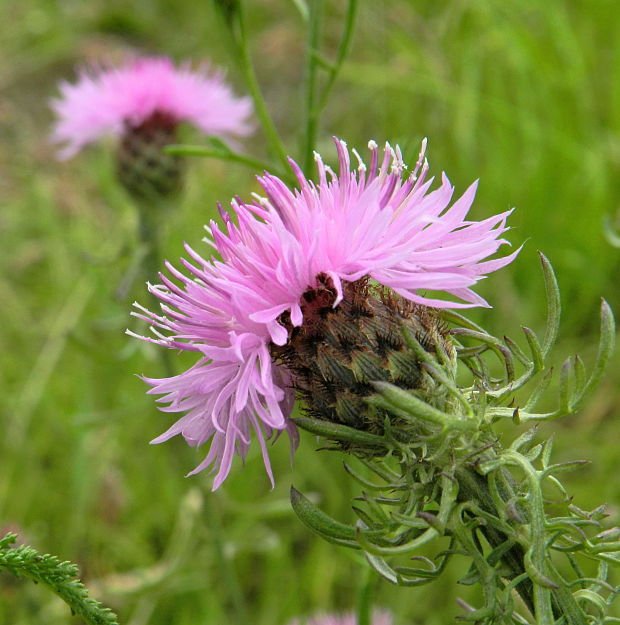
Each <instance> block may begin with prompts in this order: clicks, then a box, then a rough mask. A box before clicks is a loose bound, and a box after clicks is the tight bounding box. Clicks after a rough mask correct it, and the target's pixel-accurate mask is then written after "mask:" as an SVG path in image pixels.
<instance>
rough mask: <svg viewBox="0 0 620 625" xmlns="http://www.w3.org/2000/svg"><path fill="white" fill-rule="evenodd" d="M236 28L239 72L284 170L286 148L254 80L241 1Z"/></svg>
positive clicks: (256, 80) (270, 144)
mask: <svg viewBox="0 0 620 625" xmlns="http://www.w3.org/2000/svg"><path fill="white" fill-rule="evenodd" d="M238 26H239V30H238V33H237V35H236V48H237V53H238V54H239V62H240V64H241V70H242V71H243V75H244V78H245V81H246V84H247V87H248V90H249V92H250V95H251V96H252V100H253V101H254V108H255V110H256V115H257V117H258V119H259V121H260V124H261V127H262V130H263V132H264V134H265V138H266V139H267V141H268V143H269V146H270V147H271V149H272V150H273V152H274V153H275V154H276V156H277V157H278V158H279V160H280V161H281V163H282V165H283V166H284V169H285V170H286V169H288V166H289V165H288V156H287V154H286V148H285V147H284V143H283V142H282V139H281V138H280V135H279V133H278V130H277V129H276V127H275V124H274V123H273V120H272V119H271V115H270V114H269V111H268V110H267V105H266V103H265V99H264V98H263V94H262V92H261V90H260V86H259V84H258V79H257V78H256V72H255V71H254V65H253V63H252V56H251V54H250V46H249V41H248V36H247V27H246V19H245V5H244V3H243V2H242V1H241V0H240V1H239V11H238Z"/></svg>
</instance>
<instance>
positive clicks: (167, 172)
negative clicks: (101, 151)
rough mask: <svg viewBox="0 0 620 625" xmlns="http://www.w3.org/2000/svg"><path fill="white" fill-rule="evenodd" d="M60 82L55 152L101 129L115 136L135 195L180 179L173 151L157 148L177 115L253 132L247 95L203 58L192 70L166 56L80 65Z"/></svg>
mask: <svg viewBox="0 0 620 625" xmlns="http://www.w3.org/2000/svg"><path fill="white" fill-rule="evenodd" d="M59 89H60V97H59V98H56V99H54V100H53V101H52V108H53V110H54V112H55V113H56V116H57V120H56V123H55V126H54V129H53V132H52V140H53V141H54V142H56V143H58V144H61V145H62V146H63V147H62V148H61V150H60V151H59V156H60V158H69V157H71V156H73V155H74V154H76V153H77V152H78V151H79V150H80V149H81V148H82V147H84V146H85V145H86V144H88V143H91V142H93V141H95V140H97V139H100V138H101V137H103V136H106V135H113V136H119V137H120V138H121V144H120V149H119V152H118V155H117V166H118V172H119V176H120V178H121V182H122V183H123V184H124V185H125V186H126V187H128V189H129V190H130V192H131V191H133V190H134V187H135V188H136V189H137V191H136V193H137V194H138V195H144V194H145V193H144V187H146V186H148V185H149V184H153V185H155V186H156V187H157V186H159V187H162V188H163V191H164V194H165V193H166V192H168V187H170V188H171V189H174V187H175V185H176V184H177V183H178V178H179V175H180V174H179V171H178V170H179V161H178V158H177V157H173V156H170V155H165V154H162V152H161V148H162V147H164V146H165V145H168V144H170V143H173V142H174V139H175V132H176V128H177V126H178V124H179V123H180V122H189V123H191V124H193V125H194V126H196V127H197V128H198V129H200V130H201V131H202V132H203V133H205V134H206V135H211V136H217V137H227V136H245V135H247V134H249V133H250V131H251V125H250V124H249V123H248V118H249V116H250V114H251V111H252V106H251V102H250V99H249V98H238V97H235V96H234V94H233V92H232V90H231V88H230V86H229V85H228V84H227V83H226V82H225V81H224V78H223V75H222V74H221V73H220V72H218V71H214V70H211V69H210V68H209V67H208V66H207V65H202V66H200V67H199V68H197V69H195V70H192V69H191V68H190V67H189V65H187V64H184V65H181V66H180V67H178V68H177V67H175V66H174V64H173V63H172V61H171V60H170V59H168V58H165V57H153V58H149V57H147V58H141V59H137V60H134V61H133V62H131V63H129V64H128V65H126V66H124V67H119V68H115V69H108V70H100V71H92V70H82V71H81V73H80V76H79V79H78V81H77V82H76V83H75V84H71V83H68V82H62V83H61V84H60V86H59ZM168 179H169V180H170V182H168ZM145 180H146V182H145ZM155 192H158V193H160V194H161V192H162V189H161V188H160V189H158V188H156V189H155Z"/></svg>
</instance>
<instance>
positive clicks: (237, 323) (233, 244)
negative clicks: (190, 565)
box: [133, 140, 518, 489]
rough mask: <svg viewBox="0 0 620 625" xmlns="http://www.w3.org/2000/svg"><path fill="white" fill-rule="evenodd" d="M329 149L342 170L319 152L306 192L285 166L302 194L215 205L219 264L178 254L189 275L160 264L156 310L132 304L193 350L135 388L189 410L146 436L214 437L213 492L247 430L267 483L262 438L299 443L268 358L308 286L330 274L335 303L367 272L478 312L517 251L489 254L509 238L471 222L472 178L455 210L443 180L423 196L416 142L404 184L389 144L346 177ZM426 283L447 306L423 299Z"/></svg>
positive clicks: (341, 147) (343, 164)
mask: <svg viewBox="0 0 620 625" xmlns="http://www.w3.org/2000/svg"><path fill="white" fill-rule="evenodd" d="M336 147H337V150H338V159H339V173H338V174H335V173H334V172H333V171H332V170H331V169H330V168H329V167H328V166H327V165H325V164H324V163H323V161H322V160H321V157H320V156H319V155H318V154H317V155H316V161H317V165H318V183H316V184H315V183H313V182H311V181H309V180H307V179H306V178H305V177H304V175H303V173H302V172H301V170H300V169H299V167H298V166H297V164H296V163H295V162H293V161H291V166H292V168H293V170H294V172H295V175H296V176H297V180H298V183H299V189H295V190H290V189H289V188H288V187H287V186H286V185H285V183H284V182H283V181H282V180H280V179H279V178H277V177H275V176H272V175H270V174H265V175H264V176H262V177H260V178H259V182H260V184H261V186H262V187H263V189H264V191H265V194H266V197H259V196H256V201H255V202H252V203H244V202H242V201H240V200H238V199H236V200H234V201H233V202H232V209H233V217H231V216H230V215H228V214H227V213H225V212H224V211H223V210H221V211H220V213H221V218H222V220H223V222H224V226H223V227H220V226H219V225H217V224H216V223H215V222H211V224H210V226H209V227H208V228H207V232H208V237H207V238H206V239H205V240H206V242H207V243H208V244H210V245H211V246H212V247H213V248H214V249H215V251H216V252H217V254H218V255H219V259H217V260H216V259H204V258H203V257H201V256H200V255H199V254H197V253H196V252H195V251H194V250H193V249H192V248H190V247H189V246H186V250H187V253H188V256H189V260H187V259H181V264H182V266H183V268H184V270H185V272H181V271H179V270H178V269H176V268H174V267H173V266H172V265H171V264H170V263H166V267H167V269H168V272H169V276H170V277H167V276H165V275H163V274H160V279H161V284H159V285H149V290H150V292H151V293H153V294H154V295H155V296H156V297H157V298H159V300H160V301H161V309H162V312H163V315H156V314H154V313H152V312H150V311H148V310H146V309H144V308H142V307H141V306H139V305H137V306H138V308H139V312H135V313H133V314H134V315H135V316H137V317H139V318H141V319H144V320H146V321H147V322H149V323H150V324H151V326H152V329H153V330H154V332H155V337H154V338H152V337H151V338H146V337H141V338H144V339H145V340H147V341H150V342H153V343H158V344H160V345H164V346H166V347H169V348H172V349H183V350H191V351H195V352H197V354H198V356H199V359H198V362H197V363H196V364H195V365H194V366H193V367H192V368H190V369H189V370H187V371H185V372H184V373H181V374H180V375H178V376H175V377H171V378H164V379H148V378H145V380H146V382H148V383H149V384H150V385H151V386H152V388H151V389H150V390H149V391H148V392H149V393H151V394H156V395H163V397H161V398H160V399H159V400H158V401H160V402H162V403H164V404H167V406H165V407H163V408H162V410H164V411H167V412H185V413H186V414H185V415H184V416H183V417H181V418H180V419H179V420H178V421H177V422H176V423H175V424H174V425H173V426H172V427H171V428H170V429H169V430H168V431H167V432H165V433H164V434H163V435H162V436H160V437H158V438H156V439H155V440H154V441H153V442H157V443H158V442H162V441H165V440H167V439H169V438H170V437H172V436H175V435H176V434H182V435H183V436H184V438H185V439H186V440H187V442H188V443H189V444H190V445H201V444H202V443H205V442H207V441H208V440H211V447H210V450H209V452H208V454H207V456H206V458H205V459H204V460H203V462H201V463H200V464H199V465H198V467H196V469H194V471H192V473H196V472H198V471H201V470H202V469H204V468H206V467H207V466H210V465H213V466H214V470H217V475H216V477H215V481H214V489H215V488H217V487H218V486H219V485H220V484H221V483H222V481H223V480H224V479H225V478H226V476H227V475H228V473H229V471H230V467H231V462H232V458H233V454H234V453H235V452H236V453H237V454H238V455H240V456H242V457H244V456H245V455H246V453H247V450H248V446H249V444H250V438H251V436H252V433H254V435H255V436H256V438H257V439H258V441H259V444H260V446H261V449H262V452H263V458H264V461H265V466H266V468H267V472H268V474H269V477H270V479H271V481H272V483H273V476H272V473H271V469H270V466H269V458H268V454H267V448H266V442H265V441H266V439H269V438H271V437H272V436H274V435H277V433H279V432H280V431H282V430H287V432H288V433H289V435H290V437H291V441H292V445H293V447H295V445H296V444H297V434H296V431H295V427H294V425H293V423H292V421H291V420H289V416H290V414H291V411H292V408H293V400H294V396H293V391H292V390H291V380H290V377H291V376H290V373H289V372H288V371H287V370H286V368H285V366H284V365H282V364H280V363H278V362H275V361H274V360H273V359H272V351H271V350H272V349H273V348H274V347H275V346H282V345H285V344H286V343H287V340H288V338H289V331H290V328H294V327H296V326H301V325H302V324H303V323H304V312H303V310H302V298H303V296H304V294H305V293H306V292H307V291H308V290H309V289H314V288H317V287H318V286H319V283H320V282H321V281H324V280H325V279H328V280H329V281H330V284H331V285H332V286H333V289H334V291H335V293H336V298H335V301H334V303H333V307H334V308H336V307H337V306H338V304H339V302H340V301H341V300H342V297H343V284H344V283H350V282H355V281H357V280H360V279H362V278H364V277H367V276H369V277H370V278H371V279H372V280H374V281H375V282H377V283H379V284H381V285H383V286H385V287H389V288H391V289H393V290H394V291H395V292H396V293H398V294H400V295H401V296H402V297H404V298H406V299H408V300H411V301H413V302H416V303H419V304H423V305H428V306H434V307H466V306H487V305H488V304H487V303H486V301H485V300H484V299H482V298H481V297H480V296H479V295H477V294H476V293H474V292H473V291H472V290H471V287H472V286H473V285H474V284H475V283H476V282H477V281H478V280H479V279H481V278H483V277H484V276H485V274H487V273H490V272H492V271H495V270H496V269H499V268H500V267H503V266H504V265H506V264H508V263H509V262H511V261H512V260H513V258H514V257H515V255H516V254H517V253H518V250H517V252H514V253H513V254H511V255H509V256H504V257H502V258H499V259H495V260H485V259H486V258H488V257H489V256H491V255H493V254H494V253H495V252H496V251H497V250H498V248H499V247H500V246H501V245H502V244H504V243H506V241H505V240H504V239H502V238H501V235H502V234H503V233H504V232H505V231H506V230H507V227H506V225H505V222H506V218H507V217H508V215H509V214H510V211H507V212H505V213H501V214H499V215H496V216H494V217H490V218H488V219H486V220H483V221H470V220H467V219H466V216H467V212H468V210H469V208H470V206H471V203H472V201H473V199H474V194H475V190H476V184H475V183H474V184H473V185H471V186H470V187H469V188H468V189H467V191H466V192H465V193H464V194H463V195H462V196H461V197H460V198H459V199H457V200H456V201H455V202H454V203H452V205H450V202H451V199H452V194H453V191H454V189H453V187H452V186H451V185H450V183H449V181H448V179H447V178H446V177H445V176H443V177H442V182H441V184H440V185H439V187H438V188H437V189H435V190H434V191H430V187H431V185H432V182H433V181H432V179H430V180H427V179H426V175H427V171H428V165H427V163H426V161H425V159H424V146H423V149H422V152H421V154H420V158H419V160H418V163H417V164H416V166H415V168H414V170H413V172H412V173H411V174H410V175H409V176H408V177H403V172H404V170H405V169H406V167H405V165H404V163H403V161H402V157H401V154H400V150H399V149H398V148H396V149H393V148H392V147H390V146H389V145H386V146H385V149H384V151H383V156H382V157H381V155H380V153H379V150H378V148H377V145H376V144H375V143H374V142H372V141H371V142H370V143H369V149H370V154H371V156H370V165H369V167H368V168H367V167H366V165H365V164H364V163H363V161H362V159H361V158H360V157H359V155H358V154H357V152H356V151H355V150H353V151H352V152H353V154H354V155H355V157H356V159H357V161H358V166H357V168H356V170H354V171H351V167H350V160H349V152H348V151H347V148H346V144H345V143H344V142H343V141H339V140H336ZM428 289H431V290H439V291H444V292H446V293H448V294H449V295H450V296H452V299H450V300H444V299H438V298H436V297H429V296H427V295H425V294H424V291H425V290H428ZM283 319H286V324H285V323H283ZM161 331H163V333H162V332H161Z"/></svg>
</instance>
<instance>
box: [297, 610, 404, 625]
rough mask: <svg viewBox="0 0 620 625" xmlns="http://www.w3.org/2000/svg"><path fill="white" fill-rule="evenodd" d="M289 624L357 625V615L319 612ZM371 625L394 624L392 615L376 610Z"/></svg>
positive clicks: (385, 611)
mask: <svg viewBox="0 0 620 625" xmlns="http://www.w3.org/2000/svg"><path fill="white" fill-rule="evenodd" d="M289 625H357V617H356V615H355V614H353V613H352V612H350V613H348V614H318V615H316V616H313V617H311V618H309V619H307V620H302V621H299V620H297V619H296V620H294V621H292V622H291V623H290V624H289ZM371 625H392V615H391V614H390V613H389V612H388V611H387V610H375V611H374V612H373V614H372V621H371Z"/></svg>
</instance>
